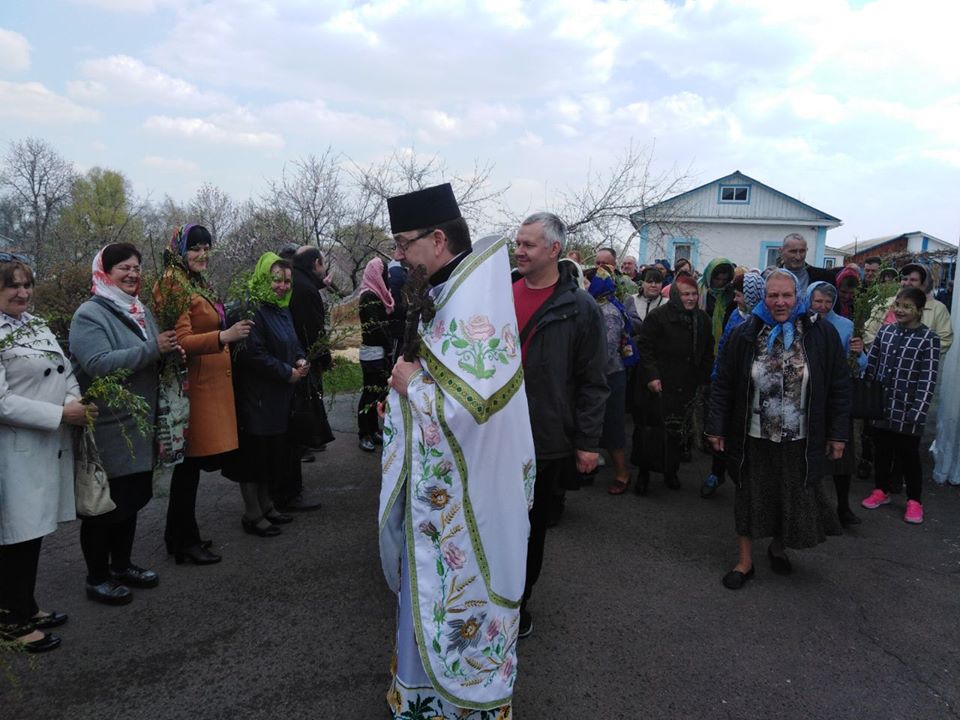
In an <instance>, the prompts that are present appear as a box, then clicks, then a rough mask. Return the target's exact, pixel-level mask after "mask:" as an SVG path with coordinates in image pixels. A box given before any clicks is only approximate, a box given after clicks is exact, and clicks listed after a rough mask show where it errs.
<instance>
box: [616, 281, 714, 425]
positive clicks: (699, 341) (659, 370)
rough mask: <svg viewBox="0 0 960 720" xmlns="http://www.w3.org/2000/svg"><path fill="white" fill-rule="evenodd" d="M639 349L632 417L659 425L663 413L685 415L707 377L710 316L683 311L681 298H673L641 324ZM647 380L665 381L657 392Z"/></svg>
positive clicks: (710, 360) (665, 415)
mask: <svg viewBox="0 0 960 720" xmlns="http://www.w3.org/2000/svg"><path fill="white" fill-rule="evenodd" d="M673 292H676V291H673ZM673 292H672V293H671V294H673ZM637 350H638V351H639V353H640V363H639V365H638V374H637V382H636V384H635V386H634V398H633V400H634V417H635V419H636V420H637V421H638V422H640V423H641V424H644V425H650V426H657V427H659V426H662V425H663V422H664V420H665V419H666V418H682V417H685V415H686V408H687V406H688V405H690V404H691V403H692V402H693V400H694V397H695V396H696V394H697V388H698V387H699V386H700V385H705V384H706V383H708V382H709V381H710V371H711V369H712V368H713V333H712V332H711V329H710V318H709V317H707V314H706V313H705V312H703V310H700V309H699V308H694V309H693V310H692V311H690V312H685V311H684V310H683V309H682V307H681V306H680V304H679V298H677V299H676V301H674V300H673V299H671V301H670V302H668V303H667V304H665V305H661V306H660V307H658V308H656V309H654V310H652V311H651V312H650V314H649V315H647V318H646V320H644V321H643V325H641V326H640V337H639V338H638V339H637ZM651 380H660V382H661V384H662V385H663V394H662V396H661V397H658V396H657V395H656V393H654V392H652V391H651V390H649V389H648V387H647V383H649V382H650V381H651ZM661 409H662V414H661Z"/></svg>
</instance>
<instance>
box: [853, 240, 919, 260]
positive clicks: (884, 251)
mask: <svg viewBox="0 0 960 720" xmlns="http://www.w3.org/2000/svg"><path fill="white" fill-rule="evenodd" d="M906 251H907V239H906V238H905V237H898V238H894V239H893V240H888V241H887V242H885V243H883V244H882V245H875V246H873V247H871V248H870V249H869V250H864V251H862V252H859V253H857V254H856V255H850V256H849V257H848V258H847V262H848V263H850V262H855V263H857V265H862V264H863V261H864V260H866V259H867V258H868V257H874V256H877V257H881V258H882V257H886V256H887V255H899V254H900V253H904V252H906Z"/></svg>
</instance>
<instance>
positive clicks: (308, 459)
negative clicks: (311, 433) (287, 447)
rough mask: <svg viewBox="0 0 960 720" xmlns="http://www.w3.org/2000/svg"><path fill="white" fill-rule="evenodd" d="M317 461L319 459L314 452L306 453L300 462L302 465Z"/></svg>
mask: <svg viewBox="0 0 960 720" xmlns="http://www.w3.org/2000/svg"><path fill="white" fill-rule="evenodd" d="M316 459H317V456H316V455H314V454H313V453H312V452H305V453H304V454H303V455H301V456H300V462H302V463H312V462H314V461H315V460H316Z"/></svg>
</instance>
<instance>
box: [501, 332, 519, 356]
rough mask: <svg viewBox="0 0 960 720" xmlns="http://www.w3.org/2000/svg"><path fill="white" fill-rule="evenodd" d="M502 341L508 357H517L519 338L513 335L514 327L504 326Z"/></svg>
mask: <svg viewBox="0 0 960 720" xmlns="http://www.w3.org/2000/svg"><path fill="white" fill-rule="evenodd" d="M500 339H501V340H502V341H503V349H504V350H506V352H507V355H509V356H510V357H515V356H516V354H517V336H516V335H514V333H513V327H512V326H510V325H504V326H503V330H502V331H501V332H500Z"/></svg>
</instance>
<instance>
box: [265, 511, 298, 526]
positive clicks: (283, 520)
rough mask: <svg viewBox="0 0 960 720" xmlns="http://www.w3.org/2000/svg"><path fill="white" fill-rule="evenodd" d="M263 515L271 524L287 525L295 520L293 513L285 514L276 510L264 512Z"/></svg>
mask: <svg viewBox="0 0 960 720" xmlns="http://www.w3.org/2000/svg"><path fill="white" fill-rule="evenodd" d="M263 516H264V517H265V518H266V519H267V522H268V523H270V524H271V525H287V524H289V523H292V522H293V516H292V515H284V514H283V513H279V512H277V511H276V510H273V511H272V512H268V513H264V514H263Z"/></svg>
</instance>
